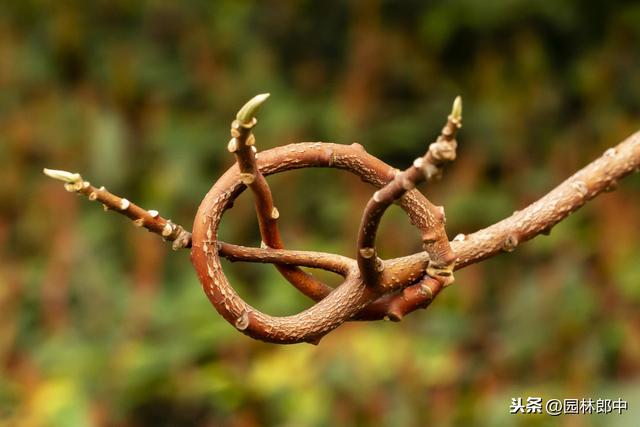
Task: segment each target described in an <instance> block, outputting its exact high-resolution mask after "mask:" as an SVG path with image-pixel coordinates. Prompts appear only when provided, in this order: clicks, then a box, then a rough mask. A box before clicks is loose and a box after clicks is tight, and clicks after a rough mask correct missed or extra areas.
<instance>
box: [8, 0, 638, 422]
mask: <svg viewBox="0 0 640 427" xmlns="http://www.w3.org/2000/svg"><path fill="white" fill-rule="evenodd" d="M639 23H640V6H639V5H638V4H637V3H635V4H634V2H615V1H611V0H607V1H604V0H600V1H590V2H580V1H577V0H574V1H536V0H510V1H496V0H485V1H475V0H451V1H429V2H422V1H404V2H392V1H368V2H365V1H353V2H346V1H344V2H313V1H303V0H298V1H282V2H269V3H268V2H256V3H251V2H245V1H234V0H224V1H211V0H202V1H182V2H179V1H140V2H135V1H124V0H108V1H107V0H104V1H90V2H89V1H81V0H78V1H43V0H23V1H18V0H15V1H12V0H6V1H3V2H1V3H0V424H1V425H7V426H116V425H117V426H146V425H153V426H178V425H194V426H196V425H197V426H237V427H253V426H266V425H277V426H329V425H331V426H334V425H336V426H354V425H359V426H424V425H434V426H435V425H437V426H440V425H442V426H455V425H464V426H470V425H474V426H512V425H524V426H529V425H531V426H546V425H561V426H605V425H606V426H635V425H637V422H638V419H640V232H639V230H640V178H639V177H638V176H637V175H636V176H633V177H630V178H627V179H626V180H624V181H623V182H621V183H620V185H619V188H618V190H617V191H615V192H612V193H608V194H605V195H602V196H601V197H599V198H597V199H596V200H594V201H592V202H591V203H589V204H588V205H587V206H586V207H585V208H583V209H582V210H580V211H579V212H577V213H576V214H574V215H572V216H571V217H570V218H569V219H568V220H566V221H564V222H563V223H562V224H561V225H559V226H557V227H556V228H555V229H554V230H553V232H552V234H551V235H550V236H548V237H544V236H542V237H539V238H537V239H536V240H535V241H532V242H529V243H527V244H526V245H523V246H522V247H520V248H519V249H518V250H517V251H516V252H514V253H511V254H503V255H500V256H498V257H496V258H494V259H491V260H488V261H486V262H484V263H482V264H479V265H474V266H471V267H469V268H466V269H464V270H462V271H460V272H458V273H457V275H456V277H457V281H456V285H455V286H452V287H451V288H448V289H447V290H446V291H445V292H443V293H442V294H441V295H440V296H439V298H438V300H437V301H436V303H434V304H433V305H432V306H431V307H430V308H429V309H428V310H426V311H420V312H416V313H414V314H412V315H411V316H409V317H408V318H406V319H405V320H404V321H403V322H402V323H400V324H393V323H389V322H375V323H351V324H348V325H344V326H342V327H340V328H339V329H338V330H337V331H335V332H333V333H331V334H330V335H329V336H327V337H326V338H325V339H324V340H323V341H322V343H321V344H320V345H319V346H318V347H314V346H311V345H294V346H277V345H270V344H264V343H260V342H256V341H253V340H251V339H249V338H247V337H245V336H243V335H241V334H239V333H238V332H237V331H236V330H234V328H232V327H231V326H230V325H228V324H227V323H226V322H225V321H224V320H222V318H221V317H219V316H218V315H217V313H216V312H215V311H214V310H213V308H212V307H211V305H210V304H209V302H208V300H207V299H206V297H205V296H204V294H203V292H202V291H201V289H200V285H199V283H198V280H197V278H196V275H195V273H194V271H193V270H192V267H191V264H190V262H189V256H188V253H187V251H181V252H176V253H174V252H172V251H171V250H170V248H169V247H168V245H167V244H166V243H163V242H162V241H161V240H160V239H159V238H158V237H157V236H155V235H151V234H150V233H146V232H144V231H141V230H140V229H138V228H136V227H132V226H131V224H130V223H129V222H128V221H127V220H126V219H124V218H123V217H120V216H118V215H115V214H111V213H108V214H105V213H104V212H103V211H102V209H100V207H99V206H97V205H95V204H92V203H90V202H88V201H87V200H86V199H84V198H80V197H76V196H74V195H72V194H69V193H66V192H65V191H64V190H63V189H62V186H61V185H60V184H59V183H57V182H53V181H52V180H50V179H47V178H46V177H44V176H43V175H42V173H41V170H42V168H43V167H52V168H60V169H67V170H71V171H79V172H82V173H83V175H84V176H85V177H86V178H87V179H89V180H90V181H91V182H92V183H94V184H96V185H105V186H107V188H109V189H111V190H112V191H113V192H115V193H116V194H120V195H123V196H126V197H128V198H129V199H130V200H133V201H136V202H137V203H139V204H141V205H142V206H144V207H146V208H148V209H158V210H159V211H160V212H161V213H162V214H163V215H165V216H167V217H170V218H172V219H173V220H174V221H175V222H178V223H180V224H185V225H186V226H188V227H190V226H191V223H192V220H193V216H194V214H195V211H196V209H197V207H198V205H199V202H200V200H201V199H202V197H203V195H204V194H205V193H206V192H207V190H208V188H209V187H210V186H211V185H212V184H213V182H214V181H215V180H216V178H217V177H218V176H220V175H221V174H222V172H223V171H224V170H225V169H226V168H227V167H229V166H230V165H231V164H232V162H233V158H232V156H230V155H229V154H228V153H227V152H226V143H227V141H228V127H229V123H230V121H231V119H232V118H233V117H234V114H235V111H237V109H238V108H239V107H240V106H241V105H242V104H243V103H244V102H245V101H246V100H247V99H249V98H250V97H251V96H253V95H255V94H257V93H261V92H270V93H271V94H272V97H271V99H270V100H269V101H268V103H267V105H265V107H264V108H263V109H262V110H261V112H260V115H259V121H260V123H259V126H258V127H257V129H256V134H257V139H258V146H259V147H260V148H261V149H266V148H269V147H274V146H277V145H282V144H287V143H292V142H298V141H316V140H322V141H332V142H337V143H345V144H348V143H352V142H354V141H357V142H360V143H361V144H363V145H364V146H365V148H366V149H367V150H368V151H370V152H371V153H373V154H375V155H377V156H379V157H380V158H382V159H383V160H385V161H386V162H388V163H390V164H392V165H394V166H396V167H405V166H407V165H408V164H410V162H411V161H412V160H413V159H414V158H415V157H416V156H417V155H418V154H421V153H423V152H424V150H425V149H426V147H427V144H428V143H429V142H430V141H432V140H433V139H434V138H435V136H436V135H437V134H438V132H439V130H440V128H441V126H442V125H443V124H444V120H445V118H446V115H447V114H448V112H449V111H450V108H451V102H452V100H453V98H454V97H455V96H456V95H458V94H460V95H462V97H463V99H464V127H463V129H462V132H461V133H460V136H459V138H458V140H459V144H460V145H459V158H458V160H457V161H456V162H455V163H454V164H453V165H451V166H450V167H449V168H448V169H447V171H446V174H445V179H444V180H443V181H442V182H441V183H439V184H437V185H434V186H431V187H429V188H424V187H421V188H422V190H423V191H425V192H426V194H427V195H428V196H429V197H430V198H431V199H432V200H433V201H434V202H436V203H438V204H443V205H444V206H445V207H446V210H447V217H448V223H447V228H448V232H449V235H450V237H453V236H455V235H456V234H457V233H459V232H472V231H474V230H476V229H478V228H481V227H484V226H486V225H489V224H491V223H493V222H495V221H497V220H499V219H501V218H503V217H505V216H507V215H509V214H510V213H511V212H512V211H513V210H515V209H518V208H521V207H523V206H525V205H527V204H528V203H530V202H531V201H533V200H535V199H536V198H537V197H539V196H540V195H542V194H544V193H546V192H547V191H548V190H550V189H551V188H552V187H553V186H554V185H556V184H557V183H559V182H560V181H562V180H563V179H565V178H566V177H567V176H569V175H570V174H571V173H573V172H574V171H575V170H577V169H578V168H580V167H581V166H583V165H584V164H586V163H587V162H589V161H590V160H592V159H594V158H596V157H597V156H599V155H601V153H602V152H603V151H604V150H605V149H606V148H607V147H609V146H611V145H614V144H616V143H618V142H619V141H621V140H622V139H624V138H625V137H626V136H628V135H630V134H631V133H633V132H634V131H636V130H637V129H638V128H640V50H639V47H640V25H639ZM269 181H270V183H271V184H272V187H273V189H274V193H275V199H276V202H277V205H278V207H279V209H280V212H281V221H280V222H281V226H282V228H283V233H284V239H285V241H286V243H287V245H288V247H290V248H296V249H313V250H321V251H330V252H337V253H342V254H347V255H351V256H353V252H354V246H355V236H356V229H357V225H358V222H359V217H360V212H361V209H362V208H363V207H364V205H365V203H366V200H367V198H368V197H369V195H370V194H371V189H370V188H368V187H367V186H366V185H364V184H362V183H360V182H359V181H358V180H357V179H356V178H354V177H352V176H349V175H348V174H346V173H344V172H340V171H328V170H304V171H294V172H290V173H287V174H284V175H279V176H273V177H271V178H269ZM223 223H224V226H223V230H222V233H221V234H222V237H223V238H224V239H226V240H228V241H232V242H238V243H242V244H247V245H256V244H259V236H258V231H257V225H256V221H255V218H254V214H253V211H252V206H251V197H250V195H249V194H243V196H242V197H241V198H240V199H239V201H238V202H237V203H236V207H235V208H234V209H233V210H232V211H230V212H229V213H228V215H227V216H226V217H225V219H224V221H223ZM379 242H380V246H381V250H382V253H383V255H385V256H387V257H393V256H400V255H403V254H408V253H411V252H415V251H417V250H420V245H419V239H418V236H417V233H416V232H415V230H413V229H412V227H411V226H410V224H409V222H408V220H407V219H406V218H405V217H404V215H403V213H402V212H401V211H400V210H399V209H397V208H395V207H394V208H393V209H392V210H391V211H390V212H389V213H388V214H387V216H386V217H385V220H384V224H383V227H382V230H381V234H380V235H379ZM225 268H226V272H227V275H228V277H229V278H230V279H231V280H232V283H233V284H234V285H235V286H236V287H237V288H238V289H239V291H240V292H241V294H242V295H243V296H244V297H245V298H246V299H247V300H249V301H250V302H251V303H252V304H255V305H256V306H257V307H260V308H261V309H263V310H264V311H266V312H269V313H272V314H292V313H295V312H297V311H300V310H301V309H303V308H304V307H307V306H308V305H309V302H308V301H307V300H306V299H305V298H304V297H302V296H300V295H298V294H297V292H295V291H294V290H292V288H291V286H289V285H288V284H287V283H286V282H285V281H284V280H283V279H281V278H280V277H279V276H278V274H277V273H276V272H275V270H274V269H273V267H272V266H257V265H247V264H243V265H236V264H233V265H231V264H225ZM322 277H323V278H325V279H326V280H329V281H331V283H334V284H335V283H338V282H337V280H336V278H335V277H332V276H328V275H323V276H322ZM528 396H540V397H543V398H545V399H548V398H559V399H562V398H593V399H597V398H612V399H617V398H618V397H622V398H623V399H626V400H628V401H629V405H630V409H629V411H628V412H627V414H626V415H623V416H620V415H608V416H591V417H581V416H567V417H558V418H551V417H548V416H546V415H538V416H524V415H519V416H514V415H509V414H508V409H509V405H510V403H511V398H512V397H523V398H525V399H526V398H527V397H528Z"/></svg>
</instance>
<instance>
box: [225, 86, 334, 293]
mask: <svg viewBox="0 0 640 427" xmlns="http://www.w3.org/2000/svg"><path fill="white" fill-rule="evenodd" d="M268 97H269V94H268V93H266V94H261V95H257V96H255V97H254V98H252V99H251V100H249V102H247V103H246V104H245V105H244V106H243V107H242V108H241V109H240V111H238V114H237V115H236V120H234V121H233V122H232V123H231V140H230V141H229V144H228V146H227V149H228V150H229V152H231V153H233V154H234V155H235V157H236V161H237V163H238V167H239V169H240V177H239V179H240V181H241V182H242V183H243V184H244V185H246V186H248V187H249V188H250V189H251V191H252V192H253V196H254V204H255V209H256V215H257V217H258V225H259V228H260V235H261V237H262V241H263V243H264V244H265V245H266V246H268V247H270V248H274V249H282V248H284V244H283V242H282V239H281V237H280V232H279V230H278V223H277V221H278V218H280V212H279V211H278V208H276V207H275V205H274V203H273V196H272V194H271V189H270V188H269V184H268V183H267V180H266V179H265V178H264V175H262V173H260V170H259V169H258V167H257V165H256V155H257V150H256V146H255V137H254V135H253V133H252V129H253V127H254V126H255V125H256V123H257V119H256V118H255V113H256V111H257V110H258V108H259V107H260V106H261V105H262V104H263V103H264V101H266V100H267V98H268ZM276 268H277V269H278V271H279V272H280V273H281V274H282V275H283V276H284V277H285V279H287V280H288V281H289V283H291V284H292V285H293V286H295V287H296V288H297V289H298V290H300V291H301V292H302V293H303V294H305V295H307V296H308V297H310V298H311V299H313V300H315V301H318V300H320V299H322V298H323V297H324V296H326V295H327V294H328V293H329V292H331V290H332V288H331V287H330V286H328V285H326V284H325V283H323V282H321V281H319V280H317V279H316V278H314V277H313V276H311V275H310V274H307V273H305V272H304V271H302V270H301V269H299V268H298V267H296V266H293V265H283V264H276Z"/></svg>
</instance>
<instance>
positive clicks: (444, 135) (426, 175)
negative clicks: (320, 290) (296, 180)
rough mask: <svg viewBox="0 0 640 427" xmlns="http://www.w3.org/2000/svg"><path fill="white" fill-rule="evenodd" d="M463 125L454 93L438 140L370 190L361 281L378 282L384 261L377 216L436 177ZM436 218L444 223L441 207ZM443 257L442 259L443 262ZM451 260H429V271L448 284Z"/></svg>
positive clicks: (364, 220)
mask: <svg viewBox="0 0 640 427" xmlns="http://www.w3.org/2000/svg"><path fill="white" fill-rule="evenodd" d="M461 126H462V100H461V99H460V97H457V98H456V99H455V101H454V103H453V108H452V110H451V114H450V115H449V117H448V119H447V124H446V125H445V126H444V127H443V128H442V132H441V134H440V136H439V137H438V139H437V141H436V142H434V143H433V144H431V145H430V146H429V150H427V153H426V154H425V155H424V156H422V157H418V158H417V159H416V160H415V161H414V162H413V165H411V166H410V167H409V168H408V169H406V170H405V171H403V172H398V173H397V174H396V175H395V177H394V178H393V180H391V181H390V182H389V183H387V184H386V185H385V186H384V187H382V188H381V189H380V190H378V191H376V192H375V193H373V196H372V197H371V199H369V202H368V203H367V206H366V207H365V209H364V213H363V214H362V219H361V221H360V229H359V230H358V252H357V260H358V268H359V269H360V274H361V275H362V277H363V279H364V282H365V283H366V284H367V285H369V286H374V287H377V286H380V280H381V278H382V272H383V271H384V270H383V269H384V263H383V262H382V260H381V259H380V258H378V254H377V253H376V249H375V242H376V234H377V231H378V227H379V226H380V220H381V219H382V215H384V213H385V211H386V210H387V208H388V207H389V206H390V205H391V204H392V203H393V202H395V201H396V200H398V199H399V198H401V197H402V196H404V194H405V193H406V192H407V191H409V190H413V189H414V188H415V186H416V185H417V184H419V183H420V182H422V181H425V180H426V181H427V182H431V181H434V180H436V179H439V178H440V176H441V175H442V168H443V166H444V164H445V163H446V162H451V161H453V160H455V158H456V148H457V142H456V140H455V135H456V131H457V130H458V129H459V128H460V127H461ZM437 217H438V220H439V221H440V222H442V223H443V224H444V221H445V216H444V208H442V207H440V208H439V210H438V213H437ZM443 261H444V262H443ZM450 261H451V260H432V262H431V264H430V268H429V272H428V273H429V275H431V276H436V275H438V276H440V277H443V278H444V279H443V280H446V282H447V284H450V283H452V282H453V275H452V271H453V263H452V262H450Z"/></svg>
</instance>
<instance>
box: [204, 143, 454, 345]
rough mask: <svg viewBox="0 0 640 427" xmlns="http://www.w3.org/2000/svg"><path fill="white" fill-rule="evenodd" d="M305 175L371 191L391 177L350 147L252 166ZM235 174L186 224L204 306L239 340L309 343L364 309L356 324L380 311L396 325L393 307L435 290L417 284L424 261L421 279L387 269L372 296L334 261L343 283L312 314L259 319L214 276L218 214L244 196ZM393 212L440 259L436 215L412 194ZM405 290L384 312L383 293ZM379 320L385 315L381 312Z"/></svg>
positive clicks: (322, 148)
mask: <svg viewBox="0 0 640 427" xmlns="http://www.w3.org/2000/svg"><path fill="white" fill-rule="evenodd" d="M306 167H331V168H339V169H343V170H346V171H349V172H351V173H353V174H355V175H357V176H358V177H360V178H361V179H362V180H364V181H365V182H368V183H371V184H373V185H376V186H378V187H380V186H382V185H384V184H385V183H387V182H388V181H390V180H391V179H393V178H394V177H395V169H393V168H392V167H390V166H388V165H387V164H385V163H384V162H382V161H381V160H379V159H377V158H375V157H373V156H371V155H370V154H368V153H366V152H365V151H364V150H363V149H362V147H361V146H359V145H357V144H355V145H350V146H347V145H338V144H330V143H300V144H293V145H288V146H284V147H278V148H274V149H271V150H268V151H264V152H261V153H260V156H259V159H258V169H259V172H260V173H262V174H264V175H269V174H275V173H279V172H284V171H288V170H292V169H299V168H306ZM241 174H242V172H241V171H240V168H239V167H238V165H237V164H236V165H234V166H233V167H232V168H230V169H229V170H228V171H227V172H226V173H225V174H224V175H223V176H222V177H221V178H220V179H219V180H218V181H217V182H216V183H215V184H214V185H213V187H212V188H211V190H210V191H209V192H208V194H207V195H206V196H205V198H204V200H203V202H202V203H201V205H200V208H199V209H198V212H197V214H196V217H195V221H194V226H193V236H192V251H191V259H192V262H193V264H194V266H195V269H196V271H197V273H198V277H199V278H200V282H201V283H202V287H203V289H204V291H205V293H206V294H207V296H208V298H209V300H210V301H211V303H212V304H213V305H214V307H215V308H216V310H217V311H218V312H219V313H220V314H221V315H222V316H223V317H224V318H225V319H226V320H227V321H228V322H230V323H231V324H233V325H234V326H235V327H236V328H237V329H238V330H240V331H242V332H243V333H245V334H247V335H249V336H251V337H253V338H256V339H260V340H263V341H269V342H277V343H296V342H303V341H304V342H316V341H317V340H319V339H320V338H321V337H322V336H323V335H324V334H326V333H327V332H329V331H331V330H333V329H334V328H336V327H337V326H339V325H340V324H342V323H343V322H345V321H347V320H349V319H351V318H353V317H354V316H356V315H358V313H360V312H361V311H362V310H363V309H365V308H366V307H367V306H369V305H371V307H372V309H371V311H370V312H369V313H366V314H365V315H364V316H363V318H364V319H372V318H376V316H377V315H379V314H380V313H381V312H382V311H383V310H390V312H389V313H390V314H391V315H393V314H394V313H397V314H396V317H401V316H402V315H403V314H404V313H403V312H402V310H403V309H404V310H406V309H407V308H406V307H398V305H402V301H404V303H405V304H411V303H413V304H416V303H417V301H418V300H419V302H420V303H421V304H424V303H427V302H429V301H430V300H431V299H432V298H433V297H434V296H435V295H436V294H437V293H438V292H439V291H440V289H441V288H442V282H440V281H438V280H436V279H433V278H430V277H427V278H426V280H423V282H424V283H417V282H420V280H421V279H423V278H424V276H425V275H426V269H427V267H428V260H427V262H424V261H423V265H422V268H421V269H420V270H419V271H420V272H421V273H417V274H416V271H415V270H416V268H415V264H412V268H407V267H408V265H404V264H403V263H401V262H393V261H387V262H386V263H387V264H388V267H387V268H385V271H386V272H387V274H386V276H385V278H384V279H383V283H384V286H382V287H380V288H374V287H370V286H367V285H366V284H365V283H364V281H363V279H362V277H361V275H360V273H359V271H358V268H357V264H356V263H355V260H351V259H348V258H344V257H340V259H337V258H336V259H334V261H336V263H343V267H344V268H343V270H342V273H343V275H344V276H345V279H344V282H343V283H342V284H341V285H340V286H338V287H337V288H336V289H335V290H333V291H332V292H330V293H329V294H328V295H327V296H326V297H325V298H323V299H321V300H320V301H319V302H317V303H316V304H315V305H314V306H312V307H310V308H309V309H307V310H305V311H303V312H301V313H299V314H296V315H293V316H285V317H274V316H269V315H267V314H264V313H262V312H261V311H259V310H257V309H256V308H254V307H252V306H250V305H249V304H248V303H246V302H245V301H244V300H242V298H241V297H240V296H239V295H238V294H237V293H236V292H235V290H234V289H233V287H232V286H231V284H230V283H229V281H228V279H227V278H226V276H225V275H224V273H223V271H222V265H221V263H220V259H219V251H220V249H221V245H220V244H219V242H218V241H217V232H218V227H219V225H220V221H221V219H222V216H223V214H224V212H225V211H226V210H227V209H229V208H230V207H231V205H232V202H233V200H234V199H236V198H237V197H238V196H239V195H240V193H241V192H242V191H243V190H244V189H245V188H246V186H245V185H244V184H243V183H242V177H241ZM400 206H401V207H402V208H403V209H404V210H405V211H406V212H407V213H408V215H409V217H410V220H411V222H412V223H413V224H414V225H415V226H416V227H417V228H418V229H419V230H420V232H421V234H422V236H430V238H431V239H432V240H433V241H432V242H431V243H430V245H431V246H430V247H431V249H432V250H433V252H434V256H440V255H439V254H438V250H440V251H441V250H442V249H441V248H440V246H442V245H445V246H447V247H448V240H447V239H446V233H445V232H444V227H443V225H442V222H441V221H436V220H435V218H434V217H433V214H432V211H435V210H437V208H436V207H434V206H433V205H432V204H431V203H430V202H429V201H428V200H427V199H426V198H425V197H424V196H423V195H422V194H421V193H419V192H418V191H415V190H412V191H409V192H407V193H406V194H405V196H404V197H403V199H402V200H401V202H400ZM410 285H417V286H415V288H412V289H407V290H405V292H404V295H401V297H400V298H395V299H396V301H395V304H394V305H395V306H394V307H389V305H388V304H385V303H389V302H390V301H391V300H393V299H394V298H393V297H392V296H386V297H383V298H380V297H381V296H382V295H383V294H385V293H389V292H392V291H397V290H398V288H399V287H404V288H406V287H408V286H410ZM379 298H380V299H379ZM378 299H379V300H378ZM376 300H378V301H376ZM413 308H414V309H415V308H416V307H413ZM394 309H395V311H394ZM376 313H377V314H376ZM385 315H387V316H388V315H389V314H388V313H386V312H385ZM394 320H398V319H394Z"/></svg>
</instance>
